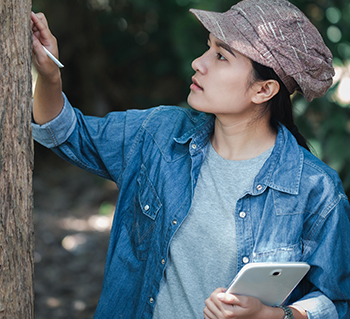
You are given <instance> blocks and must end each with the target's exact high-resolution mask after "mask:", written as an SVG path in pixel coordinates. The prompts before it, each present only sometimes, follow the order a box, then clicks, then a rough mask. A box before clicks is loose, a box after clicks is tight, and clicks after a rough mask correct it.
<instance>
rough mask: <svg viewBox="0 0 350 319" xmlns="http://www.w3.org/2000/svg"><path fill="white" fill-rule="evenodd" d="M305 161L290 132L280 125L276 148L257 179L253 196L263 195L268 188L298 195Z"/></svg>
mask: <svg viewBox="0 0 350 319" xmlns="http://www.w3.org/2000/svg"><path fill="white" fill-rule="evenodd" d="M303 161H304V153H303V151H302V149H301V147H300V146H299V145H298V143H297V141H296V140H295V138H294V136H293V135H292V134H291V133H290V132H289V130H288V129H287V128H286V127H285V126H283V125H281V124H280V125H279V127H278V133H277V138H276V144H275V147H274V149H273V151H272V153H271V155H270V157H269V158H268V159H267V160H266V162H265V164H264V165H263V167H262V169H261V170H260V172H259V174H258V175H257V176H256V178H255V181H254V186H253V190H252V193H253V195H258V194H261V193H262V192H264V191H265V189H266V188H267V187H270V188H273V189H275V190H278V191H281V192H284V193H289V194H292V195H297V194H298V193H299V186H300V179H301V172H302V168H303Z"/></svg>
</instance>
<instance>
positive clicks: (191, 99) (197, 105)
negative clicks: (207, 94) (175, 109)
mask: <svg viewBox="0 0 350 319" xmlns="http://www.w3.org/2000/svg"><path fill="white" fill-rule="evenodd" d="M187 103H188V105H189V106H190V107H192V108H193V109H195V110H196V111H203V108H201V107H200V106H201V104H200V103H196V102H195V97H194V96H193V95H192V92H190V94H189V95H188V97H187Z"/></svg>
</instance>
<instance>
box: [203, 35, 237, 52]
mask: <svg viewBox="0 0 350 319" xmlns="http://www.w3.org/2000/svg"><path fill="white" fill-rule="evenodd" d="M208 42H209V43H210V42H211V41H210V38H208ZM215 45H216V46H217V47H219V48H223V49H224V50H226V51H228V52H230V53H231V54H232V55H233V56H236V55H235V54H234V52H233V51H232V48H231V47H230V46H229V45H228V44H226V43H225V42H222V41H218V40H216V41H215Z"/></svg>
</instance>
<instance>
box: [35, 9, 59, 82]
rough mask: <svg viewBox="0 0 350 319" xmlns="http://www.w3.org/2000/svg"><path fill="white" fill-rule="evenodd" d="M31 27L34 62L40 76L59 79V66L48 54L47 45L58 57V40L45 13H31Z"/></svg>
mask: <svg viewBox="0 0 350 319" xmlns="http://www.w3.org/2000/svg"><path fill="white" fill-rule="evenodd" d="M31 27H32V31H33V63H34V66H35V68H36V70H37V71H38V73H39V75H40V76H43V77H45V78H46V79H47V80H57V79H58V78H59V77H60V72H59V68H58V67H57V66H56V64H55V63H54V62H53V61H52V60H51V59H50V58H49V57H48V56H47V55H46V53H45V51H44V49H43V47H42V45H43V46H45V47H46V48H47V49H48V50H49V51H50V52H51V53H52V54H53V55H54V56H55V57H56V58H58V47H57V40H56V38H55V37H54V36H53V35H52V33H51V31H50V29H49V27H48V23H47V20H46V17H45V15H44V14H43V13H37V14H35V13H34V12H32V13H31Z"/></svg>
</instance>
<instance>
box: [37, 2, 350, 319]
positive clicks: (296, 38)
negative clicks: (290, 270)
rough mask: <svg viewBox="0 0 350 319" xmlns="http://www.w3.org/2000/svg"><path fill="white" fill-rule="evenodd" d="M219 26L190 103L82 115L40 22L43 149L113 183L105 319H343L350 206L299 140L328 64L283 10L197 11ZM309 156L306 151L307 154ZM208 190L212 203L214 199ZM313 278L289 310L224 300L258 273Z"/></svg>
mask: <svg viewBox="0 0 350 319" xmlns="http://www.w3.org/2000/svg"><path fill="white" fill-rule="evenodd" d="M192 12H193V13H194V14H195V15H196V16H197V17H198V19H199V20H200V21H201V22H202V23H203V24H204V26H205V27H206V28H207V29H208V30H209V32H210V35H209V40H208V46H209V48H208V51H207V52H205V53H204V54H203V56H201V57H199V58H198V59H196V60H194V62H193V63H192V67H193V69H194V71H195V74H194V76H193V83H192V85H191V92H190V94H189V97H188V102H189V104H190V105H191V106H192V107H193V108H194V110H188V109H182V108H178V107H172V106H161V107H156V108H151V109H149V110H143V111H140V110H129V111H127V112H114V113H110V114H108V115H107V116H106V117H105V118H103V119H98V118H94V117H85V116H84V115H82V114H81V112H80V111H79V110H77V109H73V108H72V107H71V106H70V104H69V102H68V100H67V98H66V97H65V96H64V95H62V93H61V80H60V73H59V70H58V68H57V67H56V66H55V65H54V64H53V63H52V61H50V60H49V59H48V58H47V57H46V55H45V53H44V51H43V49H42V47H41V44H43V45H45V46H46V47H47V48H48V49H49V50H50V51H51V52H53V53H54V54H55V55H56V56H57V53H58V49H57V44H56V41H55V39H54V37H53V36H52V35H51V33H50V31H49V29H48V27H47V22H46V20H45V17H44V16H43V15H42V14H38V15H35V14H33V15H32V21H33V22H32V29H33V33H34V37H33V50H34V64H35V66H36V68H37V70H38V73H39V76H38V80H37V84H36V88H35V94H34V100H33V119H34V121H35V123H33V135H34V137H35V138H36V140H37V141H39V142H40V143H42V144H44V145H46V146H47V147H50V148H52V149H53V150H54V151H55V152H56V153H57V154H59V155H60V156H62V157H63V158H65V159H66V160H67V161H70V162H72V163H74V164H76V165H78V166H80V167H82V168H84V169H87V170H89V171H90V172H93V173H95V174H98V175H100V176H103V177H105V178H108V179H111V180H113V181H115V182H116V184H117V185H118V188H119V198H118V203H117V207H116V212H115V217H114V221H113V227H112V230H111V237H110V244H109V250H108V255H107V260H106V268H105V278H104V283H103V289H102V293H101V297H100V301H99V304H98V307H97V310H96V313H95V318H161V319H165V318H203V315H204V317H205V318H251V319H253V318H270V319H273V318H276V319H282V318H296V319H298V318H327V319H329V318H338V317H339V318H349V317H350V308H349V306H350V266H349V263H348V262H346V261H348V258H349V257H348V256H349V255H350V248H349V247H350V236H349V229H350V223H349V203H348V200H347V198H346V195H345V193H344V190H343V188H342V185H341V182H340V179H339V177H338V175H337V174H336V173H335V172H334V171H333V170H331V169H330V168H329V167H328V166H327V165H325V164H324V163H322V162H321V161H319V160H318V159H317V158H316V157H314V156H313V155H312V154H311V153H310V152H309V151H308V149H307V146H306V143H305V140H304V139H303V137H302V136H301V135H300V133H298V131H297V129H296V127H295V125H294V122H293V116H292V105H291V102H290V94H292V93H293V92H294V91H299V92H301V93H302V94H303V95H304V96H305V98H306V99H307V100H312V99H313V98H314V97H319V96H322V95H323V94H324V93H325V92H326V91H327V90H328V88H329V87H330V85H331V83H332V76H333V68H332V57H331V54H330V52H329V50H328V49H327V47H326V46H325V45H324V43H323V40H322V38H321V36H320V35H319V33H318V32H317V30H316V29H315V27H314V26H313V25H312V24H311V23H310V21H309V20H308V19H307V18H306V17H305V16H304V15H303V14H302V13H301V12H300V11H299V10H298V9H297V8H296V7H294V6H293V5H291V4H290V3H289V2H287V1H285V0H244V1H242V2H240V3H238V4H237V5H235V6H233V7H232V8H231V9H230V10H228V11H227V12H225V13H222V14H219V13H213V12H205V11H200V10H192ZM298 143H299V144H300V145H299V144H298ZM209 194H210V195H209ZM271 261H278V262H284V261H303V262H307V263H309V264H310V266H311V269H310V271H309V273H308V274H307V276H306V278H305V279H304V280H303V281H302V282H301V283H300V285H299V286H298V287H297V288H296V289H295V290H294V291H293V293H292V294H291V295H290V296H289V298H288V299H287V300H286V302H285V305H284V306H283V307H277V308H273V307H268V306H266V305H263V304H262V303H261V302H260V301H259V300H258V299H256V298H253V297H247V296H239V295H230V294H225V293H224V291H225V288H221V287H227V285H228V284H229V282H230V281H231V280H232V278H233V277H234V275H235V274H236V273H237V272H238V271H239V270H240V269H241V268H242V267H243V266H244V264H246V263H249V262H271Z"/></svg>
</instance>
